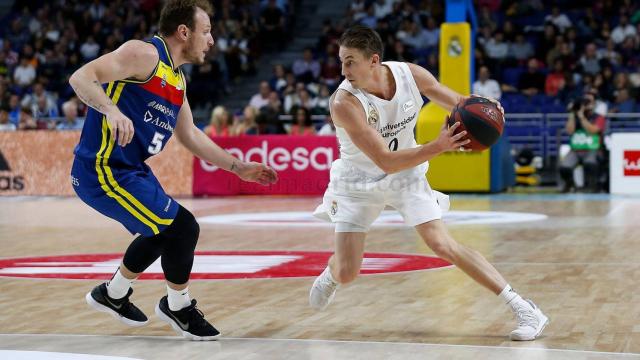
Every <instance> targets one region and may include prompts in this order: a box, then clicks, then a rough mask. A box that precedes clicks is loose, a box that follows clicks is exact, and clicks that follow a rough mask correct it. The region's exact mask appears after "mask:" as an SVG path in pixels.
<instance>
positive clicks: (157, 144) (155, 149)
mask: <svg viewBox="0 0 640 360" xmlns="http://www.w3.org/2000/svg"><path fill="white" fill-rule="evenodd" d="M162 140H164V135H163V134H161V133H159V132H157V131H156V133H155V134H154V135H153V139H151V145H149V148H148V149H147V151H149V154H151V155H155V154H157V153H159V152H160V150H162Z"/></svg>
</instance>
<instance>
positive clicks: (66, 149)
mask: <svg viewBox="0 0 640 360" xmlns="http://www.w3.org/2000/svg"><path fill="white" fill-rule="evenodd" d="M79 138H80V131H48V130H34V131H11V132H3V131H0V196H3V195H47V196H75V192H74V191H73V188H72V187H71V183H72V181H73V180H72V179H71V176H70V174H69V173H70V172H71V165H72V163H73V149H74V148H75V146H76V144H78V140H79ZM148 164H149V166H151V169H153V172H154V174H155V175H156V177H157V178H158V180H159V181H160V183H161V184H162V186H163V187H164V189H165V191H166V192H167V193H168V194H170V195H172V196H190V195H191V186H190V185H191V173H192V170H191V154H190V153H189V151H187V150H186V149H185V148H184V147H183V146H181V145H180V144H179V143H178V142H177V141H176V140H173V139H171V140H169V142H168V143H167V145H166V146H165V148H164V150H163V151H162V152H161V153H160V154H158V155H157V156H153V157H152V158H151V159H149V161H148Z"/></svg>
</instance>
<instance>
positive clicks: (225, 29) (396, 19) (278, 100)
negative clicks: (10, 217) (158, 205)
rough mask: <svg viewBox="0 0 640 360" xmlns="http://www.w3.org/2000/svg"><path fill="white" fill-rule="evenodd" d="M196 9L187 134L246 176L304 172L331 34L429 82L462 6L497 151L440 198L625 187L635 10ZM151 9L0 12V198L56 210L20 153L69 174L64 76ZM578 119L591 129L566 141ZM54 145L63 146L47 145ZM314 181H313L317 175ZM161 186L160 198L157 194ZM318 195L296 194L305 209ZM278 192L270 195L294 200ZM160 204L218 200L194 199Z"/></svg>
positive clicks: (324, 107)
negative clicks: (19, 197) (197, 50)
mask: <svg viewBox="0 0 640 360" xmlns="http://www.w3.org/2000/svg"><path fill="white" fill-rule="evenodd" d="M212 3H213V5H214V9H215V13H214V16H213V18H212V21H213V36H214V39H215V45H214V48H213V49H212V51H210V52H209V54H208V56H207V59H206V63H205V64H203V65H200V66H192V65H185V66H183V71H184V72H185V74H186V75H187V77H188V98H189V102H190V104H191V107H192V109H193V110H194V117H195V121H196V123H197V125H198V126H199V127H200V128H202V130H203V131H204V132H206V133H207V134H208V135H209V136H211V137H212V138H214V139H221V138H223V137H227V138H230V139H227V140H225V141H226V142H225V143H224V144H226V145H225V146H226V147H227V148H231V147H234V146H236V147H237V146H240V145H236V143H240V144H247V141H254V142H255V147H256V149H262V150H260V151H256V152H255V153H256V154H257V155H256V156H257V158H258V159H259V160H260V159H261V160H263V161H265V162H268V163H269V162H271V163H272V165H273V163H276V165H277V164H278V161H280V165H282V163H284V162H286V161H285V160H282V159H280V160H278V157H277V156H271V155H272V154H271V152H270V150H269V148H273V147H274V146H276V145H275V144H280V143H289V144H298V143H302V144H305V146H308V148H307V149H306V151H307V155H306V159H308V160H309V161H311V163H313V161H312V160H311V157H310V154H311V153H312V152H313V149H314V148H315V147H314V146H315V145H314V144H315V140H310V139H312V138H313V139H315V138H319V137H326V136H329V137H331V136H333V134H334V132H335V129H334V127H333V125H332V123H331V118H330V116H329V111H328V103H329V96H330V95H331V93H332V92H333V91H334V90H335V89H336V88H337V86H338V85H339V84H340V82H341V80H342V79H341V69H340V62H339V59H338V46H337V45H336V40H337V39H338V38H339V36H340V34H341V33H342V32H343V31H344V29H345V28H347V27H349V26H350V25H352V24H356V23H360V24H365V25H367V26H370V27H372V28H375V29H376V30H377V31H378V33H379V34H380V36H381V37H382V39H383V41H384V44H385V55H384V59H385V60H388V61H407V62H414V63H417V64H419V65H421V66H424V67H425V68H427V69H428V70H429V71H431V72H432V73H433V74H434V75H435V76H436V77H438V76H440V75H441V74H440V71H441V69H442V65H443V64H441V62H442V61H443V60H442V59H443V54H442V51H441V49H442V48H443V47H442V46H441V45H443V44H441V42H442V34H441V29H442V26H443V24H444V23H445V22H447V17H448V16H451V14H447V6H452V3H453V5H455V3H465V4H466V6H467V10H465V11H466V12H465V13H464V14H462V16H463V18H465V20H466V21H467V22H468V23H469V24H470V37H471V47H470V48H469V49H467V50H465V51H469V52H470V53H469V55H470V63H469V67H470V69H468V70H469V71H470V74H471V75H470V78H469V80H468V81H469V87H470V91H471V93H475V94H479V95H483V96H489V97H493V98H495V99H498V100H500V101H501V103H502V105H503V107H504V109H505V112H506V126H505V134H504V141H505V142H506V143H505V144H502V145H501V148H500V150H499V151H500V153H499V154H497V155H495V154H492V155H491V160H490V161H489V162H488V163H487V164H488V165H486V167H487V169H488V170H484V171H485V172H487V174H489V175H488V176H493V177H497V176H499V177H500V178H501V179H502V181H501V182H500V184H499V185H495V186H494V185H491V186H486V187H484V188H482V189H477V188H473V187H469V188H465V187H464V186H462V187H459V188H455V189H447V188H446V187H445V188H444V189H443V190H449V191H481V192H484V191H491V192H497V191H536V192H540V191H541V192H559V191H563V192H574V191H584V192H609V191H610V190H611V177H612V174H614V172H615V173H616V174H618V173H620V176H623V177H625V176H626V177H629V176H631V177H632V178H631V179H632V180H633V179H635V178H633V177H634V176H638V175H635V173H636V171H638V172H640V165H639V164H640V163H639V162H638V158H640V155H638V158H636V157H635V156H636V153H634V152H633V151H635V150H633V149H631V150H629V149H626V148H625V149H623V150H621V151H622V152H621V154H622V155H621V156H623V158H621V159H618V160H615V161H617V162H616V164H617V165H616V166H620V165H619V164H618V162H621V164H622V167H621V168H620V169H614V170H612V169H611V164H612V163H613V162H612V161H614V160H613V159H612V158H611V157H612V152H611V151H612V146H613V145H612V138H615V136H613V135H615V134H625V135H629V134H634V132H636V133H637V132H640V114H639V113H638V112H639V111H640V107H639V106H638V101H640V49H639V47H640V3H638V2H637V1H632V0H619V1H614V0H595V1H589V2H584V1H571V0H560V1H542V0H529V1H511V0H476V1H450V2H449V4H447V3H446V2H445V1H444V0H375V1H372V0H367V1H364V0H355V1H342V0H323V1H311V0H267V1H265V0H262V1H259V0H253V1H252V0H244V1H242V0H241V1H230V0H226V1H225V0H220V1H218V0H216V1H212ZM161 6H162V2H161V1H159V0H139V1H123V0H115V1H101V0H93V1H88V0H87V1H73V0H69V1H63V0H56V1H36V0H34V1H6V0H5V1H0V19H1V21H0V130H1V131H0V133H1V134H0V151H1V152H2V154H3V155H2V156H0V175H2V176H0V178H1V179H0V194H36V195H60V194H63V195H64V194H70V192H69V191H70V186H68V185H67V184H66V182H68V181H67V180H64V182H65V184H64V186H62V185H60V184H58V185H57V187H56V185H55V184H53V185H47V184H45V182H46V179H40V180H37V181H35V180H33V178H34V177H38V176H37V175H36V174H32V173H31V171H32V170H29V166H32V165H33V162H36V161H39V160H36V158H37V157H38V156H39V155H38V153H39V151H40V150H39V149H41V147H36V148H35V149H32V150H29V147H33V146H35V145H36V144H43V142H47V141H51V142H52V145H51V147H62V148H64V151H62V152H61V154H62V155H60V156H62V157H64V156H68V159H69V160H68V161H70V159H71V155H70V154H71V151H72V149H73V146H74V145H75V141H77V136H79V130H80V129H81V128H82V124H83V119H84V114H85V113H86V110H87V109H86V106H84V104H82V103H81V102H80V101H79V100H78V99H77V98H76V97H75V95H74V93H73V91H72V89H71V87H70V86H69V84H68V78H69V76H70V74H71V73H73V71H75V70H76V69H77V68H78V67H79V66H81V65H82V64H84V63H86V62H88V61H91V60H93V59H95V58H96V57H98V56H100V55H102V54H105V53H107V52H111V51H113V50H115V49H116V48H117V47H118V46H119V45H120V44H122V43H123V42H125V41H127V40H129V39H147V38H149V37H151V36H153V35H154V34H155V33H156V32H157V26H156V25H157V20H158V17H159V11H160V8H161ZM459 15H460V14H459ZM445 45H446V44H445ZM441 80H442V77H441ZM445 84H446V82H445ZM579 115H580V116H579ZM581 116H584V117H585V118H586V119H587V121H588V122H589V123H591V124H593V125H594V126H595V128H590V127H589V126H582V125H581V124H582V121H581V120H579V117H581ZM571 118H573V119H574V120H573V123H574V126H573V128H571V126H570V124H569V122H570V119H571ZM581 128H582V129H581ZM581 131H582V132H581ZM61 132H67V133H68V134H74V133H75V135H63V136H62V137H59V138H58V137H56V136H58V135H55V134H57V133H61ZM24 133H29V135H24ZM34 133H38V135H33V134H34ZM20 134H22V135H20ZM34 136H35V137H34ZM248 137H256V138H255V139H254V140H248V139H247V138H248ZM256 139H259V140H256ZM294 139H295V140H294ZM634 139H637V138H634ZM264 141H266V145H264V144H265V143H264ZM323 141H325V140H323ZM634 141H635V140H632V143H633V142H634ZM639 142H640V141H639ZM252 146H253V145H252ZM295 146H298V145H295ZM300 146H302V145H300ZM309 146H310V147H309ZM317 146H320V147H321V146H329V147H331V148H332V149H334V150H335V151H333V152H332V153H331V155H330V156H327V157H326V158H322V159H324V161H325V162H326V163H329V164H330V162H331V161H330V160H333V159H335V157H336V156H337V147H336V145H335V144H333V145H317ZM503 147H504V148H506V151H505V150H504V149H502V148H503ZM638 148H640V146H638ZM294 150H295V147H294V148H291V149H290V152H291V154H292V153H293V151H294ZM249 151H250V148H247V149H244V150H242V149H241V151H240V152H239V154H240V155H241V156H242V155H243V154H248V153H249ZM261 151H262V152H261ZM491 151H494V150H491ZM639 153H640V152H639ZM29 154H33V155H32V156H31V155H29ZM65 154H66V155H65ZM181 154H182V153H181ZM52 156H53V155H49V156H48V157H52ZM176 156H178V155H176ZM180 156H182V157H181V158H179V159H181V160H179V161H183V162H185V163H186V164H187V165H186V166H188V167H189V168H187V169H185V170H184V173H185V174H186V175H185V177H184V178H183V180H182V181H183V182H187V183H189V186H191V185H192V184H195V183H196V182H198V180H197V179H195V178H194V177H196V176H197V175H196V173H197V171H199V170H198V169H195V167H198V166H200V165H199V164H198V162H197V161H194V160H193V159H192V158H190V157H188V155H184V154H182V155H180ZM329 157H331V159H330V158H329ZM487 158H489V155H487ZM43 159H44V160H42V161H45V162H46V164H45V165H43V166H44V167H45V168H47V169H53V168H56V169H60V172H61V173H64V176H67V174H68V171H67V170H68V167H66V168H65V166H67V165H66V164H67V162H65V161H67V160H64V161H62V162H59V163H55V164H52V163H49V162H50V161H52V160H51V159H47V157H43ZM65 159H66V158H65ZM174 159H175V158H174ZM252 159H253V160H255V159H256V158H252ZM290 160H291V159H290ZM176 161H178V160H176ZM291 161H294V160H291ZM69 164H70V163H69ZM285 165H286V164H285ZM495 168H500V171H499V172H496V170H495ZM204 169H205V170H206V166H204ZM316 170H321V171H324V172H328V167H326V169H319V168H317V167H316ZM65 172H66V173H65ZM436 172H437V170H436ZM496 174H498V175H496ZM629 174H631V175H629ZM61 176H62V175H61ZM64 176H63V177H64ZM327 179H328V177H327ZM627 180H628V179H627ZM206 181H210V180H206ZM206 181H205V182H206ZM211 181H212V180H211ZM309 181H311V182H314V181H316V180H315V179H311V180H309ZM321 181H322V180H321ZM490 181H491V182H492V184H493V182H494V181H495V179H491V180H490ZM163 184H165V186H167V187H168V188H169V189H170V192H171V189H172V185H171V184H166V183H164V182H163ZM314 184H315V183H314ZM321 185H323V184H320V186H316V187H317V188H318V189H320V190H314V191H311V192H308V193H312V194H313V193H315V194H321V193H322V190H323V186H321ZM325 185H326V184H325ZM436 187H437V186H436ZM294 188H296V186H294ZM294 188H286V189H281V192H280V193H296V192H297V190H296V189H294ZM638 188H640V186H639V187H638ZM314 189H315V188H314ZM622 191H624V190H622ZM173 192H174V193H178V194H181V195H216V194H218V193H216V192H215V191H213V192H211V191H209V192H207V191H196V189H194V188H191V189H189V188H180V189H179V190H176V191H173ZM251 192H252V190H251V189H244V190H243V189H238V190H237V191H235V192H234V193H238V194H239V193H251ZM275 193H278V192H277V191H276V192H275Z"/></svg>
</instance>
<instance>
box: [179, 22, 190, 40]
mask: <svg viewBox="0 0 640 360" xmlns="http://www.w3.org/2000/svg"><path fill="white" fill-rule="evenodd" d="M177 34H178V37H179V38H180V39H182V40H187V38H188V37H189V28H188V27H187V25H184V24H180V25H178V30H177Z"/></svg>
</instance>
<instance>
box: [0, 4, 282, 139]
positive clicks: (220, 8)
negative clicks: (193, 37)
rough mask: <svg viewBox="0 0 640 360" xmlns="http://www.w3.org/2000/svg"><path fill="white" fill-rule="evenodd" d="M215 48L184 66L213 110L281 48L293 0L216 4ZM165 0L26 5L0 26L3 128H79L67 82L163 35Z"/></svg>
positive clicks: (197, 99)
mask: <svg viewBox="0 0 640 360" xmlns="http://www.w3.org/2000/svg"><path fill="white" fill-rule="evenodd" d="M212 3H213V5H214V9H215V13H214V17H213V19H212V22H213V24H214V27H215V28H214V29H213V32H214V36H215V40H216V46H215V47H214V49H212V51H210V52H209V54H208V55H207V59H206V60H207V61H206V63H205V64H204V65H202V66H192V65H184V66H183V71H184V73H185V74H186V76H187V78H188V79H187V81H188V83H189V89H190V91H189V93H188V97H189V102H190V104H191V106H192V107H199V106H209V107H212V106H213V104H215V102H216V101H217V100H218V99H220V96H226V95H228V94H229V91H230V84H232V83H233V82H234V81H239V79H241V78H242V77H243V76H247V75H251V74H252V72H254V71H255V63H256V61H257V59H258V58H259V57H260V56H261V55H262V54H263V53H264V52H267V51H277V50H279V49H282V48H283V47H284V45H285V43H286V41H287V39H288V36H287V34H289V33H290V32H289V31H288V29H289V28H290V27H291V26H292V21H293V19H294V18H293V16H292V9H291V7H290V5H289V2H288V1H287V0H239V1H238V0H213V1H212ZM161 6H162V2H161V1H160V0H137V1H128V0H109V1H106V0H91V1H88V0H55V1H47V0H23V1H20V0H18V1H16V2H15V3H14V5H13V7H12V8H11V9H10V11H9V13H8V14H7V15H5V16H4V17H3V18H2V19H1V20H2V21H1V22H0V130H14V129H20V130H28V129H79V128H82V118H83V117H84V114H85V113H86V110H87V109H86V107H85V105H84V104H83V103H82V102H80V101H79V100H78V99H77V98H76V97H75V96H74V93H73V90H72V89H71V87H70V86H69V84H68V79H69V76H70V75H71V74H72V73H73V72H74V71H75V70H76V69H78V68H79V67H80V66H81V65H82V64H84V63H86V62H89V61H91V60H93V59H95V58H97V57H98V56H100V55H102V54H105V53H108V52H111V51H113V50H115V49H116V48H117V47H118V46H119V45H120V44H122V43H123V42H125V41H127V40H129V39H149V38H150V37H152V36H153V35H154V34H156V33H157V30H158V29H157V23H158V19H159V15H160V14H159V11H160V9H161Z"/></svg>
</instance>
